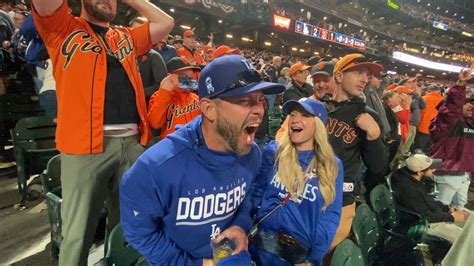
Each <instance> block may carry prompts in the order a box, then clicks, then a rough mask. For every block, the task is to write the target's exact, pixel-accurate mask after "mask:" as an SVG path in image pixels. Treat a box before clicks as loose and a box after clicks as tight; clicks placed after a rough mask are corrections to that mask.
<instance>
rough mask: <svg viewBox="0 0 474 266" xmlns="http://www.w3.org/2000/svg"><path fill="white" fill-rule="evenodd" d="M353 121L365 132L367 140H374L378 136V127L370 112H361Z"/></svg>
mask: <svg viewBox="0 0 474 266" xmlns="http://www.w3.org/2000/svg"><path fill="white" fill-rule="evenodd" d="M355 123H356V126H357V127H358V128H360V129H362V130H364V131H365V132H366V133H367V140H376V139H377V138H378V137H380V127H379V125H378V124H377V122H375V120H374V118H373V117H372V116H371V115H370V114H368V113H363V114H361V115H359V116H358V117H357V118H356V122H355Z"/></svg>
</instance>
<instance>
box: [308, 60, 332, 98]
mask: <svg viewBox="0 0 474 266" xmlns="http://www.w3.org/2000/svg"><path fill="white" fill-rule="evenodd" d="M333 71H334V64H333V63H332V62H330V61H324V62H319V63H317V64H316V65H314V67H313V68H312V69H311V78H312V80H313V96H314V97H315V98H316V99H318V100H325V99H329V98H331V97H332V95H333V94H334V89H335V88H336V83H335V82H334V78H333V76H332V74H333Z"/></svg>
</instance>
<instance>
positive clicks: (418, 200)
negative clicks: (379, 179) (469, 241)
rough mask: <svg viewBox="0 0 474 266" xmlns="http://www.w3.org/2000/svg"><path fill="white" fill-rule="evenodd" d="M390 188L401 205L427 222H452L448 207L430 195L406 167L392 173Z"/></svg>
mask: <svg viewBox="0 0 474 266" xmlns="http://www.w3.org/2000/svg"><path fill="white" fill-rule="evenodd" d="M392 189H393V194H394V198H395V201H396V202H397V203H398V204H399V205H400V206H401V207H403V208H405V209H407V210H409V211H413V212H416V213H419V214H421V215H423V216H424V217H425V218H426V220H428V223H440V222H454V217H453V216H452V215H451V214H450V212H449V207H448V206H446V205H444V204H443V203H441V202H439V201H436V200H434V199H433V198H432V197H430V196H429V195H428V193H427V192H426V189H425V185H424V183H423V181H418V180H416V179H415V178H413V177H412V176H411V173H410V172H409V171H408V169H407V168H406V167H404V168H401V169H399V170H397V171H396V172H395V173H394V174H393V176H392Z"/></svg>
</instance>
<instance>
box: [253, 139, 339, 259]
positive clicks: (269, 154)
mask: <svg viewBox="0 0 474 266" xmlns="http://www.w3.org/2000/svg"><path fill="white" fill-rule="evenodd" d="M277 149H278V143H277V142H276V141H272V142H270V143H269V144H268V145H267V146H266V147H265V149H264V150H263V158H262V166H261V168H260V171H259V174H258V176H257V177H256V179H255V182H254V183H255V189H254V193H253V194H252V201H253V205H254V207H256V206H258V205H260V208H259V210H258V212H257V220H258V219H260V218H262V217H263V216H265V215H266V214H267V213H269V212H270V211H271V210H273V209H274V208H275V207H276V206H278V204H279V203H280V202H281V200H283V199H284V198H285V197H286V196H287V194H288V191H287V189H286V188H285V186H284V185H283V183H281V182H280V181H279V180H278V173H277V168H276V167H277V166H276V164H275V155H276V151H277ZM313 156H314V152H313V151H301V152H298V163H299V165H300V166H301V170H302V171H305V170H306V168H307V167H308V165H309V163H310V162H311V160H312V159H313ZM336 162H337V167H338V170H339V171H338V175H337V178H336V185H335V198H334V201H333V202H331V204H329V206H328V207H327V208H326V209H323V205H324V199H323V197H322V194H321V191H320V188H319V179H318V178H317V176H314V177H313V178H311V179H310V180H309V182H308V183H307V184H306V186H305V189H304V192H303V195H302V199H301V203H300V204H295V202H293V201H291V200H290V201H288V202H287V203H286V204H285V205H284V206H283V207H282V208H280V209H278V210H277V211H276V212H275V213H273V214H271V215H270V216H268V218H267V219H266V220H265V221H264V222H262V224H261V225H260V230H263V231H264V232H265V233H267V234H275V233H283V234H288V235H291V236H292V237H294V238H296V239H297V240H298V241H299V242H300V243H302V244H303V245H305V246H306V247H309V248H310V250H309V257H308V261H310V262H311V263H313V264H314V265H321V264H322V260H323V258H324V256H325V255H326V253H327V251H328V249H329V245H330V244H331V243H332V241H333V239H334V235H335V234H336V230H337V227H338V226H339V221H340V218H341V209H342V186H343V182H344V170H343V166H342V162H341V161H340V160H339V159H338V158H336ZM252 253H253V254H254V255H255V256H258V258H257V260H258V261H261V262H262V263H263V264H264V265H277V266H280V265H281V266H286V265H288V266H289V265H291V264H290V263H289V262H286V261H283V260H281V259H280V258H278V257H277V256H275V255H273V254H271V253H269V252H267V251H265V250H262V249H257V250H256V252H252Z"/></svg>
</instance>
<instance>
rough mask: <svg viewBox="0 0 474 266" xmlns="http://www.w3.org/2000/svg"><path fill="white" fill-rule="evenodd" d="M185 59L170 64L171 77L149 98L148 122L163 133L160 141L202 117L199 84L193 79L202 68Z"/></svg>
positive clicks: (175, 58) (179, 58)
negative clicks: (198, 92)
mask: <svg viewBox="0 0 474 266" xmlns="http://www.w3.org/2000/svg"><path fill="white" fill-rule="evenodd" d="M185 61H186V60H185V59H184V58H182V57H174V58H171V59H170V61H169V62H168V65H167V68H168V72H169V74H168V76H167V77H166V78H164V79H163V81H162V82H161V84H160V89H159V90H158V91H157V92H155V93H154V94H153V96H151V98H150V105H149V108H148V121H149V122H150V126H151V128H153V129H161V135H160V139H164V138H166V136H167V135H168V134H171V133H173V132H174V130H175V127H176V125H184V124H186V123H188V122H191V120H193V119H194V118H195V117H196V116H198V115H200V114H201V112H200V111H199V97H198V96H197V94H196V93H195V91H196V90H197V80H196V79H194V78H193V77H194V76H195V73H196V72H199V70H200V68H199V67H197V66H191V65H190V64H188V63H186V62H185Z"/></svg>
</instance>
